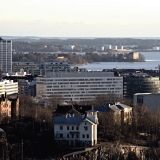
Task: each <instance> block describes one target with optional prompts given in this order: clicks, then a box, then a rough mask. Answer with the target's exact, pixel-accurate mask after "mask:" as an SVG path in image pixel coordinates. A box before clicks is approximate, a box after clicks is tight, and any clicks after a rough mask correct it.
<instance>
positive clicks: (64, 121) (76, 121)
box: [53, 116, 95, 125]
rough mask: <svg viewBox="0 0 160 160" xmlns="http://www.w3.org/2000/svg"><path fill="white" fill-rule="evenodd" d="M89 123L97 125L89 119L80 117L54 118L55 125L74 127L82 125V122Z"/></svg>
mask: <svg viewBox="0 0 160 160" xmlns="http://www.w3.org/2000/svg"><path fill="white" fill-rule="evenodd" d="M86 121H87V122H89V123H90V124H92V125H93V124H95V123H94V122H92V121H91V120H90V119H88V118H87V117H83V116H78V117H69V116H68V117H66V116H55V117H54V118H53V124H66V125H67V124H68V125H72V124H73V125H74V124H80V123H82V122H86Z"/></svg>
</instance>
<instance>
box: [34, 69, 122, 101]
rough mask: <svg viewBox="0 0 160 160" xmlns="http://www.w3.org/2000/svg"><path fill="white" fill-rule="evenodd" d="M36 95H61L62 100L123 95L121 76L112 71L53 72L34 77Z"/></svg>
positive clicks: (83, 99)
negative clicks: (112, 94)
mask: <svg viewBox="0 0 160 160" xmlns="http://www.w3.org/2000/svg"><path fill="white" fill-rule="evenodd" d="M36 83H37V84H36V96H37V97H49V96H50V95H53V94H58V95H62V96H63V98H64V100H71V99H72V100H73V101H85V100H93V99H94V98H95V97H96V96H97V95H100V94H108V93H114V94H116V95H118V96H122V95H123V77H116V76H114V73H113V72H53V73H52V75H48V76H46V77H37V78H36Z"/></svg>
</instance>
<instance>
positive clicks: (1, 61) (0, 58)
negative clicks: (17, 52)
mask: <svg viewBox="0 0 160 160" xmlns="http://www.w3.org/2000/svg"><path fill="white" fill-rule="evenodd" d="M0 70H1V71H2V72H3V73H8V72H12V41H8V40H4V39H2V38H1V37H0Z"/></svg>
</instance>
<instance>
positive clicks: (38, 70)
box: [12, 61, 70, 75]
mask: <svg viewBox="0 0 160 160" xmlns="http://www.w3.org/2000/svg"><path fill="white" fill-rule="evenodd" d="M12 69H13V72H19V71H21V70H23V71H25V72H27V73H28V74H31V75H45V74H46V72H53V71H69V70H70V64H69V63H68V62H58V61H55V62H45V63H42V64H37V63H34V62H13V63H12Z"/></svg>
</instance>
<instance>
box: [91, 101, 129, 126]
mask: <svg viewBox="0 0 160 160" xmlns="http://www.w3.org/2000/svg"><path fill="white" fill-rule="evenodd" d="M94 110H96V111H98V112H103V113H106V116H107V117H108V118H110V119H112V120H113V121H114V122H115V123H117V124H120V125H124V124H131V122H132V107H130V106H127V105H125V104H122V103H119V102H118V103H114V104H105V105H104V106H95V107H94Z"/></svg>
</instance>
